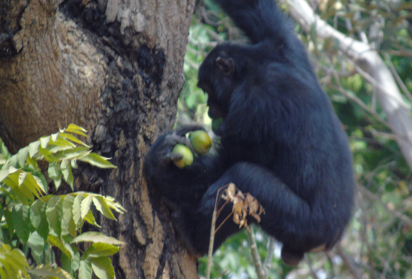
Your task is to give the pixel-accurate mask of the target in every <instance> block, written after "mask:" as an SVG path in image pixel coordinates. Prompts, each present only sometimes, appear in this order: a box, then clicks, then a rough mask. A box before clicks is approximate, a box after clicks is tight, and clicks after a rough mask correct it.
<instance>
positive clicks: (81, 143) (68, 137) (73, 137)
mask: <svg viewBox="0 0 412 279" xmlns="http://www.w3.org/2000/svg"><path fill="white" fill-rule="evenodd" d="M60 136H61V137H64V138H66V139H68V140H70V141H72V142H74V143H77V144H79V145H83V146H85V147H88V148H89V147H90V146H89V145H87V144H85V143H84V142H82V141H81V140H79V139H78V138H76V137H75V136H73V135H71V134H67V133H60Z"/></svg>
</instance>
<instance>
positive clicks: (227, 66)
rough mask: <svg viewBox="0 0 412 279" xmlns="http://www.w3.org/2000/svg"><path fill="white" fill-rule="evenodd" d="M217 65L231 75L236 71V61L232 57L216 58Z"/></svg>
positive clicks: (227, 74) (223, 71)
mask: <svg viewBox="0 0 412 279" xmlns="http://www.w3.org/2000/svg"><path fill="white" fill-rule="evenodd" d="M215 61H216V65H217V67H218V68H219V70H220V71H221V72H222V73H223V74H224V75H226V76H230V75H232V74H233V73H234V72H235V61H233V59H232V58H222V57H220V56H219V57H218V58H216V60H215Z"/></svg>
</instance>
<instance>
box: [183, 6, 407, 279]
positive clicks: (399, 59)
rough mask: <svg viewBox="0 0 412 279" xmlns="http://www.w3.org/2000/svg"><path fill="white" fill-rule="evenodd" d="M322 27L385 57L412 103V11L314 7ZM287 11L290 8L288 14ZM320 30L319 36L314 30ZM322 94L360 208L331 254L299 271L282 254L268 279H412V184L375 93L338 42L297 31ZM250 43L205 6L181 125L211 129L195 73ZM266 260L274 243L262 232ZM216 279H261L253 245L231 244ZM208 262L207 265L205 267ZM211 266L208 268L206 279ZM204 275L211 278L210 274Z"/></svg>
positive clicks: (189, 61)
mask: <svg viewBox="0 0 412 279" xmlns="http://www.w3.org/2000/svg"><path fill="white" fill-rule="evenodd" d="M309 2H310V4H311V6H312V8H313V9H314V10H315V11H316V12H317V14H318V15H320V17H321V18H323V19H325V20H327V22H328V23H329V24H330V25H331V26H333V27H334V28H336V29H337V30H339V31H340V32H343V33H344V34H346V35H348V36H351V37H353V38H355V39H357V40H361V41H364V42H367V43H368V44H369V45H370V46H372V48H373V49H376V50H378V51H379V53H380V54H381V55H382V57H383V58H385V61H386V64H387V66H388V67H389V68H391V69H392V73H393V75H394V76H395V77H396V78H397V79H398V80H397V81H398V83H399V86H400V88H401V89H402V91H403V94H404V95H403V97H404V101H405V103H406V106H407V107H408V109H410V107H411V103H412V95H411V94H410V91H412V39H411V34H412V26H411V22H412V4H411V3H410V2H409V1H379V0H378V1H365V0H358V1H327V0H321V1H309ZM282 8H284V9H285V10H286V11H287V6H286V5H283V6H282ZM313 30H314V29H313ZM295 32H296V33H297V34H298V36H299V38H300V39H301V40H302V42H303V44H304V45H305V47H306V49H307V50H308V52H309V54H310V57H311V59H312V62H313V65H314V68H315V71H316V73H317V74H318V77H319V81H320V84H321V86H322V87H323V89H324V90H325V91H326V92H327V94H328V95H329V97H330V99H331V101H332V104H333V107H334V109H335V112H336V114H337V115H338V117H339V119H340V120H341V122H342V125H343V127H344V128H345V130H346V133H347V135H348V137H349V140H350V148H351V150H352V153H353V160H354V170H355V173H356V179H357V182H358V193H357V207H356V211H355V215H354V218H353V220H352V223H351V224H350V227H349V228H348V230H347V233H346V235H345V237H344V239H343V240H342V242H341V244H340V245H338V246H337V248H335V249H333V250H332V251H331V252H329V253H328V254H325V253H317V254H310V255H308V257H307V258H306V259H305V261H304V262H303V263H301V264H300V265H299V267H298V268H297V269H291V268H289V267H287V266H285V265H284V264H283V263H282V261H281V260H280V259H279V254H280V253H279V251H280V248H279V245H278V246H277V249H276V250H275V257H274V260H273V264H272V267H273V268H272V273H271V275H270V276H269V278H285V277H286V278H412V268H411V263H412V218H411V217H412V196H411V191H412V177H411V171H410V169H409V168H408V165H407V163H406V161H405V160H404V157H403V155H402V153H401V151H400V149H399V147H398V145H397V143H396V142H395V141H394V135H393V134H392V133H391V130H390V129H389V127H388V124H387V121H386V116H385V113H384V112H383V111H382V109H381V107H380V105H379V103H378V101H377V96H376V95H375V94H374V92H373V87H372V85H371V84H370V83H368V82H367V81H366V80H365V79H364V78H363V77H362V76H361V75H360V74H359V73H358V72H357V71H356V68H355V66H354V63H353V62H352V61H350V60H348V59H347V58H346V57H345V55H344V54H343V53H342V52H340V51H339V50H338V47H337V43H336V42H335V41H334V40H330V39H326V40H322V39H319V38H318V37H317V36H316V32H315V31H313V32H311V33H309V34H305V33H303V32H302V30H301V29H300V28H299V27H298V26H296V28H295ZM224 40H231V41H235V42H245V38H244V37H243V36H242V34H241V33H240V32H239V31H238V29H236V28H235V27H234V26H233V24H232V22H231V21H230V19H229V18H227V17H225V15H224V14H223V13H222V12H221V11H220V10H219V8H218V6H217V5H216V4H214V3H213V2H212V1H210V0H204V1H200V2H199V3H198V4H197V6H196V8H195V15H194V16H193V19H192V27H191V29H190V35H189V44H188V46H187V52H186V56H185V65H184V71H185V74H186V85H185V87H184V89H183V91H182V93H181V95H180V99H179V103H178V117H177V119H178V120H177V125H181V124H182V123H187V122H189V121H195V122H199V123H204V124H205V125H206V127H210V118H209V117H208V116H207V107H206V101H207V96H206V95H205V94H203V92H202V91H201V90H199V89H198V88H197V87H196V83H197V70H198V68H199V66H200V64H201V62H202V61H203V59H204V58H205V56H206V55H207V53H208V52H209V51H210V50H211V49H212V48H213V47H214V46H215V45H216V44H217V43H219V42H221V41H224ZM257 235H258V237H257V240H258V243H259V245H260V246H259V251H260V253H261V256H262V257H264V256H265V255H266V253H267V251H266V243H267V238H266V236H265V235H264V233H262V232H258V234H257ZM213 261H214V269H213V276H215V277H217V276H218V275H219V274H221V273H222V272H223V271H224V270H226V269H228V270H229V271H228V272H227V273H226V274H225V275H223V278H256V273H255V270H254V267H253V263H252V260H251V257H250V255H249V248H248V244H247V236H246V234H245V233H244V232H242V233H240V234H238V235H236V236H233V237H232V238H230V239H229V240H228V241H227V242H226V243H225V244H224V245H223V246H222V247H221V248H220V249H219V250H218V251H217V252H216V254H215V255H214V257H213ZM203 262H205V260H203V259H202V263H203ZM204 267H205V264H201V266H200V269H201V272H204V271H203V268H204ZM203 274H204V273H203Z"/></svg>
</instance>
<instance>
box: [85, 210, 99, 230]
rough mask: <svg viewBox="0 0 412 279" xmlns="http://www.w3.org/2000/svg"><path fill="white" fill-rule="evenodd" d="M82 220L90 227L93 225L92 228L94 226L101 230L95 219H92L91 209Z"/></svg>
mask: <svg viewBox="0 0 412 279" xmlns="http://www.w3.org/2000/svg"><path fill="white" fill-rule="evenodd" d="M84 220H85V221H87V223H89V224H91V225H93V226H96V227H98V228H101V226H100V225H99V224H97V223H96V219H94V216H93V212H92V210H91V209H90V210H89V212H88V213H87V215H86V216H85V217H84Z"/></svg>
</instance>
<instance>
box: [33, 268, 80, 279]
mask: <svg viewBox="0 0 412 279" xmlns="http://www.w3.org/2000/svg"><path fill="white" fill-rule="evenodd" d="M29 273H30V274H32V275H35V276H36V277H41V278H45V279H49V278H50V279H57V278H58V279H72V277H71V276H70V274H69V273H67V271H65V270H63V269H61V268H60V267H57V268H53V267H52V266H50V265H39V266H37V267H36V268H35V269H31V270H29ZM79 278H80V277H79Z"/></svg>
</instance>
